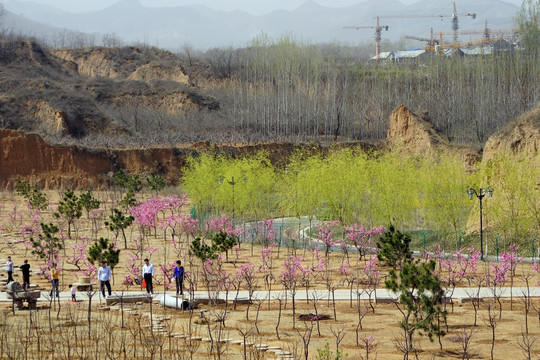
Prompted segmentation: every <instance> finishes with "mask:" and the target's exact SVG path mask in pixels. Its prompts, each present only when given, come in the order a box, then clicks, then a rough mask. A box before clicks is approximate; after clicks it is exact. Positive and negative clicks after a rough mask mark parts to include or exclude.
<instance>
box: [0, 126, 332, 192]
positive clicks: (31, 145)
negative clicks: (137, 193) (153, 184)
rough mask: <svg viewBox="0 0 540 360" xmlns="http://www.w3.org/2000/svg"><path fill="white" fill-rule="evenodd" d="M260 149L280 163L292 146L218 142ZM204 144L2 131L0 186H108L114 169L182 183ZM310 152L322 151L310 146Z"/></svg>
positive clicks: (241, 150) (243, 150)
mask: <svg viewBox="0 0 540 360" xmlns="http://www.w3.org/2000/svg"><path fill="white" fill-rule="evenodd" d="M261 149H264V150H266V151H267V152H268V153H269V156H270V160H271V161H272V162H273V163H275V164H279V163H280V162H281V161H283V160H284V159H286V158H287V157H288V156H290V154H291V153H292V151H293V150H294V149H295V146H293V145H291V144H287V143H283V144H261V145H256V146H241V147H232V146H221V147H219V148H216V151H219V152H222V153H225V154H229V155H231V156H239V155H242V154H249V153H254V152H256V151H258V150H261ZM206 150H207V148H206V147H205V146H202V147H201V146H199V148H197V146H195V147H193V148H150V149H144V150H138V149H131V150H110V151H107V150H89V149H82V148H79V147H76V146H52V145H49V144H47V143H46V142H45V141H43V139H42V138H41V137H40V136H39V135H35V134H26V133H24V132H22V131H15V130H6V129H4V130H0V188H12V187H13V185H14V183H15V180H16V179H17V178H20V179H24V180H29V181H32V182H35V183H38V184H40V185H41V187H42V188H45V189H56V188H62V187H70V188H74V189H77V188H101V187H104V186H108V185H109V183H110V180H111V177H112V174H113V172H114V171H116V170H118V169H126V170H127V171H129V172H132V173H137V174H143V175H144V174H148V173H150V172H152V171H154V172H157V173H158V174H160V175H161V176H163V177H164V178H165V180H166V181H167V183H168V184H170V185H176V184H178V183H179V182H180V177H181V175H182V168H183V167H184V165H185V162H186V158H187V157H188V156H189V155H191V154H195V153H197V152H199V151H206ZM313 151H321V148H320V147H313Z"/></svg>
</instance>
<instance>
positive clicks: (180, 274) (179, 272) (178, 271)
mask: <svg viewBox="0 0 540 360" xmlns="http://www.w3.org/2000/svg"><path fill="white" fill-rule="evenodd" d="M173 277H174V278H175V279H176V295H178V292H180V295H184V267H183V266H182V262H181V261H180V260H176V267H175V268H174V274H173Z"/></svg>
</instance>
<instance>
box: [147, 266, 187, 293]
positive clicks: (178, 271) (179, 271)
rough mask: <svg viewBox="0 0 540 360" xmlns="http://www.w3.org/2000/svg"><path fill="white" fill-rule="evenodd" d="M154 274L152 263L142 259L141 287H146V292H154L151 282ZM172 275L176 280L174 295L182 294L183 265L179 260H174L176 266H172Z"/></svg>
mask: <svg viewBox="0 0 540 360" xmlns="http://www.w3.org/2000/svg"><path fill="white" fill-rule="evenodd" d="M154 274H155V270H154V265H152V264H151V263H150V260H148V259H144V266H143V269H142V276H143V287H146V292H147V293H149V294H153V293H154V286H153V284H152V279H153V277H154ZM172 277H173V278H174V279H175V282H176V295H184V267H183V266H182V262H181V261H180V260H176V266H175V267H174V272H173V276H172Z"/></svg>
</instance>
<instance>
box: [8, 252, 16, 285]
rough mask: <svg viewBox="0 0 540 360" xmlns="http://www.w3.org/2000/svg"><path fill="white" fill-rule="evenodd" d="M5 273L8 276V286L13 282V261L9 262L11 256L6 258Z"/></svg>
mask: <svg viewBox="0 0 540 360" xmlns="http://www.w3.org/2000/svg"><path fill="white" fill-rule="evenodd" d="M6 272H7V276H8V278H7V283H8V284H9V283H10V282H12V281H14V280H13V261H11V256H8V257H7V262H6Z"/></svg>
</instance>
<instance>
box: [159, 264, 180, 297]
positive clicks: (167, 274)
mask: <svg viewBox="0 0 540 360" xmlns="http://www.w3.org/2000/svg"><path fill="white" fill-rule="evenodd" d="M175 267H176V263H174V262H172V263H168V264H161V265H160V266H159V270H160V271H161V274H162V275H163V288H164V289H165V291H167V290H169V289H170V288H171V285H172V279H173V275H174V268H175Z"/></svg>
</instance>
